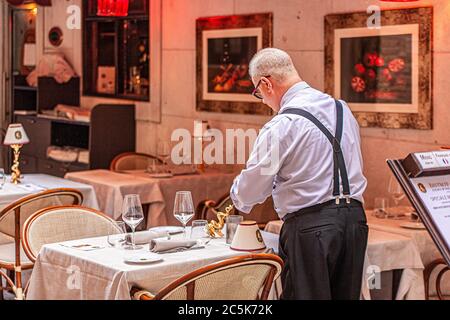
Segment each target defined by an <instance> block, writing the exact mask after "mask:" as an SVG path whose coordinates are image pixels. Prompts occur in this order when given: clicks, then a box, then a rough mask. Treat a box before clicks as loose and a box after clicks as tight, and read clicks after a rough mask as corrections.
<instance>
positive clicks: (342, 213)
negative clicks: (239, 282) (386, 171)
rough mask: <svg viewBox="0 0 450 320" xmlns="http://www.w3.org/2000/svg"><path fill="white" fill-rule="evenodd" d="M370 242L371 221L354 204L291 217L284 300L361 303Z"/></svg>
mask: <svg viewBox="0 0 450 320" xmlns="http://www.w3.org/2000/svg"><path fill="white" fill-rule="evenodd" d="M367 236H368V227H367V220H366V215H365V212H364V209H363V207H362V205H361V203H360V202H358V201H355V200H352V202H351V203H350V204H347V203H345V200H341V204H339V205H337V204H335V202H334V201H332V202H329V203H326V204H323V205H318V206H314V207H310V208H307V209H302V210H300V211H299V212H296V213H294V214H290V215H288V218H287V219H286V220H285V222H284V225H283V228H282V230H281V234H280V247H279V254H280V256H281V258H282V259H283V261H284V263H285V267H284V269H283V272H282V273H281V281H282V284H283V293H282V296H281V299H285V300H286V299H289V300H291V299H295V300H330V299H337V300H350V299H351V300H357V299H359V298H360V293H361V282H362V276H363V265H364V257H365V252H366V247H367Z"/></svg>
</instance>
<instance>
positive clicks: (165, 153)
mask: <svg viewBox="0 0 450 320" xmlns="http://www.w3.org/2000/svg"><path fill="white" fill-rule="evenodd" d="M170 151H171V150H170V144H169V143H168V142H167V141H160V142H158V157H159V158H160V159H161V160H162V161H163V163H164V166H165V167H166V170H167V161H168V160H169V159H170Z"/></svg>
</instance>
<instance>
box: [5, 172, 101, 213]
mask: <svg viewBox="0 0 450 320" xmlns="http://www.w3.org/2000/svg"><path fill="white" fill-rule="evenodd" d="M21 180H22V181H21V183H19V184H13V183H11V182H10V176H6V183H5V184H4V185H3V187H2V188H1V189H0V209H1V208H4V207H6V206H7V205H9V204H11V203H12V202H14V201H16V200H18V199H20V198H22V197H25V196H29V195H32V194H34V193H38V192H41V191H45V190H49V189H57V188H71V189H76V190H78V191H80V192H81V193H82V195H83V206H86V207H89V208H93V209H99V206H98V202H97V197H96V195H95V190H94V188H93V187H92V186H90V185H88V184H83V183H79V182H75V181H71V180H67V179H63V178H59V177H54V176H50V175H47V174H25V175H23V177H22V179H21Z"/></svg>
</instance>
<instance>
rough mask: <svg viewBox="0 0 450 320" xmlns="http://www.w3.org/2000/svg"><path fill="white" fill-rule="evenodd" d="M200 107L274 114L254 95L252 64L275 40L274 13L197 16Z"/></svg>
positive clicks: (243, 112) (222, 110) (234, 111)
mask: <svg viewBox="0 0 450 320" xmlns="http://www.w3.org/2000/svg"><path fill="white" fill-rule="evenodd" d="M196 36H197V111H206V112H225V113H240V114H253V115H271V114H272V111H271V110H270V108H267V107H266V106H264V105H263V104H262V103H261V102H260V101H259V100H258V99H256V98H255V97H253V96H252V95H251V92H252V91H253V89H254V87H253V83H252V82H251V79H250V76H249V74H248V65H249V62H250V59H251V58H252V57H253V55H254V54H255V53H256V52H257V51H259V50H261V49H263V48H267V47H271V46H272V42H273V15H272V13H261V14H249V15H234V16H221V17H208V18H200V19H198V20H197V33H196Z"/></svg>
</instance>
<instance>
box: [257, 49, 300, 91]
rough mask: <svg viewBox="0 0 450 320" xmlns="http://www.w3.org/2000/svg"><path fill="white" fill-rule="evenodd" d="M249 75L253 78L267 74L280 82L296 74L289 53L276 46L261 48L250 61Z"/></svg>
mask: <svg viewBox="0 0 450 320" xmlns="http://www.w3.org/2000/svg"><path fill="white" fill-rule="evenodd" d="M249 68H250V70H249V72H250V76H251V77H252V78H253V79H258V78H261V77H265V76H269V75H270V77H271V78H273V79H274V80H275V81H277V82H279V83H282V82H284V81H285V80H286V79H288V78H289V77H291V76H298V73H297V70H296V69H295V66H294V63H293V62H292V59H291V57H290V56H289V54H288V53H287V52H285V51H283V50H280V49H276V48H267V49H262V50H261V51H259V52H258V53H256V54H255V56H254V57H253V58H252V60H251V61H250V67H249Z"/></svg>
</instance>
